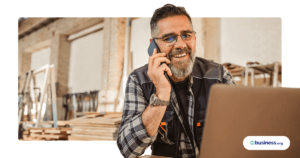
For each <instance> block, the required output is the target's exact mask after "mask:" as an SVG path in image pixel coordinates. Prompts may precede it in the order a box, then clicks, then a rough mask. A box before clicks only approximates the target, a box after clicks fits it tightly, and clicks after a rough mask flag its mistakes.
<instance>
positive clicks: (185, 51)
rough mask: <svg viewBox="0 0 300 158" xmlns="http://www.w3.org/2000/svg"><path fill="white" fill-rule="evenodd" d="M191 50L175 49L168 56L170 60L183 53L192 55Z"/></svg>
mask: <svg viewBox="0 0 300 158" xmlns="http://www.w3.org/2000/svg"><path fill="white" fill-rule="evenodd" d="M191 52H192V51H191V49H189V48H183V49H175V50H173V51H171V52H170V53H169V55H168V57H169V59H171V57H172V56H173V55H177V54H181V53H187V54H191Z"/></svg>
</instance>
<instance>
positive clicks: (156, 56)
mask: <svg viewBox="0 0 300 158" xmlns="http://www.w3.org/2000/svg"><path fill="white" fill-rule="evenodd" d="M166 55H167V54H166V53H157V50H156V48H154V51H153V55H152V56H150V57H149V61H148V66H149V67H152V65H153V62H154V60H155V59H156V58H158V57H164V56H166Z"/></svg>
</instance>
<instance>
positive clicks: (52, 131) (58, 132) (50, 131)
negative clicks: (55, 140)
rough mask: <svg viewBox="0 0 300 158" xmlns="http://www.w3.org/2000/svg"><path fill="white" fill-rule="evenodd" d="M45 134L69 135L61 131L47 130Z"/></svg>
mask: <svg viewBox="0 0 300 158" xmlns="http://www.w3.org/2000/svg"><path fill="white" fill-rule="evenodd" d="M45 133H55V134H60V133H61V134H67V132H66V131H61V130H45Z"/></svg>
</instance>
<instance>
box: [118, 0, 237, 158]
mask: <svg viewBox="0 0 300 158" xmlns="http://www.w3.org/2000/svg"><path fill="white" fill-rule="evenodd" d="M150 24H151V36H152V39H150V42H151V40H155V41H156V43H157V45H158V47H159V48H160V50H161V52H162V53H157V51H156V50H154V52H153V55H152V56H151V57H149V61H148V64H147V65H145V66H143V67H141V68H138V69H136V70H134V71H133V72H132V73H131V74H130V76H129V78H128V81H127V85H126V96H125V102H124V103H125V104H124V108H123V109H124V110H123V116H122V122H121V126H120V128H119V132H118V138H117V145H118V147H119V149H120V152H121V154H122V155H123V156H124V157H137V156H139V155H141V154H143V153H144V151H145V150H146V148H147V147H149V146H150V145H151V149H152V155H157V156H166V157H187V158H190V157H197V156H199V153H200V145H201V137H202V131H203V127H204V124H205V113H206V106H207V99H208V94H209V90H210V87H211V86H212V85H213V84H215V83H225V84H235V83H234V81H233V80H232V76H231V74H230V73H229V72H228V71H227V69H226V68H224V67H223V66H222V65H220V64H217V63H214V62H212V61H208V60H205V59H203V58H198V57H197V58H196V57H195V47H196V37H195V32H194V31H193V26H192V21H191V18H190V16H189V14H188V13H187V12H186V11H185V9H184V8H183V7H176V6H174V5H171V4H166V5H164V6H163V7H161V8H159V9H157V10H156V11H155V12H154V14H153V16H152V18H151V22H150ZM162 62H165V63H166V64H165V63H164V64H162V65H161V63H162ZM164 72H166V73H167V74H168V78H166V77H165V75H164ZM169 80H170V81H169Z"/></svg>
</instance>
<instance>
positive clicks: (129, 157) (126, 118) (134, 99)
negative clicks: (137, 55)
mask: <svg viewBox="0 0 300 158" xmlns="http://www.w3.org/2000/svg"><path fill="white" fill-rule="evenodd" d="M223 70H224V74H223V81H222V82H223V83H225V84H230V85H231V84H232V85H235V82H234V81H233V79H232V75H231V74H230V73H229V72H228V70H227V69H226V68H225V67H224V66H223ZM192 84H193V77H191V75H190V80H189V92H188V100H189V103H188V104H189V108H188V109H189V110H188V117H189V119H188V122H189V126H190V129H191V131H192V134H193V119H194V116H193V114H194V96H193V93H192V88H191V87H192ZM170 101H173V105H175V106H174V110H175V112H176V113H177V115H178V114H179V121H180V122H181V123H182V122H183V120H182V119H183V118H182V116H181V115H180V112H179V106H178V102H177V98H176V94H175V92H174V90H173V88H172V91H171V99H170ZM148 105H149V103H148V102H147V100H146V99H145V98H144V95H143V90H142V88H141V87H140V84H139V80H138V79H137V76H136V75H135V74H130V76H129V78H128V81H127V84H126V90H125V101H124V108H123V116H122V122H121V126H120V128H119V131H118V138H117V145H118V147H119V150H120V152H121V154H122V155H123V156H124V157H126V158H135V157H137V156H140V155H142V154H143V153H144V151H145V150H146V149H147V148H148V147H149V146H150V145H151V144H152V143H153V142H154V141H155V140H156V137H157V134H158V132H157V133H156V134H155V136H153V137H150V136H149V134H148V133H147V130H146V128H145V126H144V124H143V122H142V113H143V112H144V110H145V109H146V108H147V106H148ZM184 130H186V129H184ZM193 136H194V134H193ZM192 142H194V147H195V148H196V149H195V151H193V148H192ZM179 153H180V155H181V157H184V158H190V157H195V156H199V149H198V148H197V146H196V144H195V141H191V140H190V138H189V137H188V136H187V135H186V134H185V133H184V132H182V133H181V138H180V145H179Z"/></svg>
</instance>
